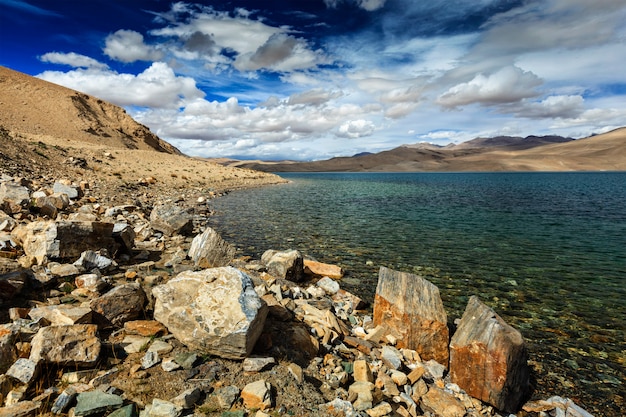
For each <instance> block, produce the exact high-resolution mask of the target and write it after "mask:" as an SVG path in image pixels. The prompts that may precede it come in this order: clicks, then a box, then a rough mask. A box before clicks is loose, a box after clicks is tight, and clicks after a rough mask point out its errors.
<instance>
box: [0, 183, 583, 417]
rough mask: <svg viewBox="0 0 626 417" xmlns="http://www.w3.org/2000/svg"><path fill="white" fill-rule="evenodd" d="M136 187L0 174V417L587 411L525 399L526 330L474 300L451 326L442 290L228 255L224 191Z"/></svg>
mask: <svg viewBox="0 0 626 417" xmlns="http://www.w3.org/2000/svg"><path fill="white" fill-rule="evenodd" d="M141 187H142V188H140V191H139V192H137V191H136V190H133V189H127V193H126V194H125V193H120V194H118V195H110V194H107V193H106V187H104V186H102V185H100V184H94V183H90V182H89V181H88V180H83V181H75V182H72V181H67V180H62V179H60V178H48V179H46V178H41V177H39V178H37V179H36V180H33V179H27V178H22V177H15V176H10V175H6V174H3V175H2V178H0V210H1V211H0V302H1V308H0V319H1V321H0V322H1V323H3V324H1V325H0V373H1V374H2V375H0V401H1V403H0V404H1V405H2V407H1V408H0V417H3V416H12V417H13V416H14V417H17V416H53V415H68V416H113V417H121V416H124V417H132V416H144V417H162V416H163V417H165V416H172V417H176V416H184V415H194V416H223V417H227V416H257V417H262V416H283V415H284V416H344V415H345V416H363V417H365V416H371V417H374V416H403V417H408V416H412V417H417V416H444V417H448V416H454V417H456V416H458V417H462V416H510V415H511V414H513V415H516V416H542V417H543V416H572V417H586V416H590V414H589V413H587V412H586V411H585V410H584V409H582V408H581V407H580V406H578V405H576V404H575V403H574V402H573V401H571V400H569V399H566V398H560V397H552V398H549V399H545V400H536V399H534V400H532V401H529V398H531V392H532V378H531V371H530V369H529V368H528V365H527V352H526V347H525V343H524V340H523V338H522V336H521V334H520V333H519V332H518V331H517V330H516V329H514V328H512V327H511V326H509V325H508V324H507V323H505V322H504V321H503V320H502V319H501V318H500V317H499V316H498V315H497V314H496V312H494V311H493V310H491V309H490V308H489V307H487V306H486V305H484V304H483V303H482V302H481V301H480V299H479V298H478V297H471V299H470V302H469V303H468V306H467V308H466V311H465V314H464V315H463V317H462V318H460V319H459V320H457V321H455V326H453V328H450V327H449V325H448V317H447V315H446V312H445V309H444V306H443V303H442V302H441V298H440V297H439V290H438V289H437V287H435V286H434V285H433V284H431V283H430V282H428V281H427V280H426V279H424V278H422V277H419V276H417V275H412V274H407V273H402V272H398V271H393V270H390V269H386V268H381V269H380V273H379V281H378V287H377V290H376V296H375V299H374V300H361V299H360V298H359V297H358V296H357V295H355V294H351V293H349V292H347V291H345V290H344V289H341V285H340V284H341V277H342V275H343V271H342V270H341V268H340V267H339V266H336V265H328V264H323V263H320V262H316V261H315V260H313V259H310V258H308V257H307V256H306V254H302V253H300V252H299V251H297V250H288V248H277V250H272V249H271V248H268V250H267V251H266V252H265V253H264V254H263V256H262V258H261V259H247V258H237V257H236V256H237V254H236V251H235V249H234V247H233V246H232V245H231V244H230V243H228V242H225V241H224V240H222V238H221V237H220V236H219V235H218V234H217V233H216V232H215V231H214V230H212V229H211V228H209V227H208V226H207V223H206V222H207V218H208V216H210V214H211V208H210V200H211V198H214V197H216V196H217V195H218V194H219V192H210V191H208V190H204V191H203V190H202V189H200V188H198V189H197V190H195V191H194V193H190V192H189V191H187V192H184V189H182V188H170V189H169V190H168V189H166V188H159V189H157V187H159V185H158V184H156V182H155V183H151V181H149V180H147V181H145V183H144V184H142V185H141ZM109 191H110V190H109ZM183 194H185V195H183ZM150 196H153V197H150ZM157 196H158V197H157Z"/></svg>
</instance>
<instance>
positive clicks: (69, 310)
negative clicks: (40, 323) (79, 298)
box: [28, 304, 91, 326]
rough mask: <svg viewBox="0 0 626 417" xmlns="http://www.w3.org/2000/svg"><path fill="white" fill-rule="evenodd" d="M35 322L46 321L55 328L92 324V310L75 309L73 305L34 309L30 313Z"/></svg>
mask: <svg viewBox="0 0 626 417" xmlns="http://www.w3.org/2000/svg"><path fill="white" fill-rule="evenodd" d="M28 315H29V316H30V318H32V319H33V320H35V321H37V320H40V319H42V318H44V319H46V320H47V321H49V322H50V324H52V325H53V326H62V325H71V324H89V323H91V309H90V308H88V307H75V306H73V305H71V304H61V305H51V306H43V307H37V308H33V309H31V310H30V311H29V312H28Z"/></svg>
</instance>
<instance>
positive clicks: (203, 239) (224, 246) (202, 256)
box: [188, 227, 235, 268]
mask: <svg viewBox="0 0 626 417" xmlns="http://www.w3.org/2000/svg"><path fill="white" fill-rule="evenodd" d="M188 256H189V257H190V258H191V260H193V262H194V264H195V265H196V266H199V267H200V268H215V267H220V266H227V265H228V264H229V263H230V262H231V261H232V260H233V258H234V257H235V247H234V246H232V245H230V244H229V243H227V242H226V241H224V240H223V239H222V238H221V237H220V235H219V234H217V232H216V231H215V230H213V229H211V228H210V227H208V228H207V229H206V230H205V231H204V233H202V234H200V235H197V236H196V237H194V238H193V241H192V242H191V247H190V248H189V255H188Z"/></svg>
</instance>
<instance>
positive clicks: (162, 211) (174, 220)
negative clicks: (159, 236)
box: [150, 205, 193, 236]
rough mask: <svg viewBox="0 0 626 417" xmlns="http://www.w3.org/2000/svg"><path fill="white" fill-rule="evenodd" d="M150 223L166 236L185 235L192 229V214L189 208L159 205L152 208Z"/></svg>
mask: <svg viewBox="0 0 626 417" xmlns="http://www.w3.org/2000/svg"><path fill="white" fill-rule="evenodd" d="M150 225H151V226H152V228H153V229H154V230H158V231H159V232H163V233H164V234H166V235H168V236H172V235H176V234H179V235H187V234H189V233H191V231H192V230H193V216H192V214H191V211H190V209H186V208H182V207H178V206H176V205H160V206H156V207H154V208H153V209H152V212H151V213H150Z"/></svg>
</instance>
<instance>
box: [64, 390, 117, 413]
mask: <svg viewBox="0 0 626 417" xmlns="http://www.w3.org/2000/svg"><path fill="white" fill-rule="evenodd" d="M123 402H124V400H123V399H122V397H120V396H118V395H114V394H107V393H105V392H102V391H89V392H82V393H80V394H78V396H77V397H76V408H75V409H74V415H75V416H90V415H94V414H101V413H103V412H105V411H107V410H109V411H110V410H115V409H118V408H120V407H121V406H122V404H123Z"/></svg>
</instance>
